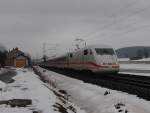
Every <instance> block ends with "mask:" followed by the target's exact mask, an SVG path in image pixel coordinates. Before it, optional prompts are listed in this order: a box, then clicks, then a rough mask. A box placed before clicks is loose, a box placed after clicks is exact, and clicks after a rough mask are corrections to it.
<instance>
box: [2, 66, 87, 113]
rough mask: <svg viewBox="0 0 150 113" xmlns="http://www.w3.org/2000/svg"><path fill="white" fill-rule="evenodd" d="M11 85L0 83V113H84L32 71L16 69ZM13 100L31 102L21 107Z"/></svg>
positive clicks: (65, 95)
mask: <svg viewBox="0 0 150 113" xmlns="http://www.w3.org/2000/svg"><path fill="white" fill-rule="evenodd" d="M16 71H17V73H18V74H17V75H16V76H15V77H13V79H14V80H15V81H14V82H13V83H11V84H5V83H3V82H1V81H0V89H1V90H0V113H85V112H84V111H83V110H80V108H79V107H77V106H76V105H74V104H73V103H72V102H70V101H69V99H68V98H67V97H68V96H67V94H66V93H65V94H64V91H62V90H61V91H60V90H59V89H57V88H56V87H55V88H54V87H50V86H49V84H47V83H43V82H42V81H41V80H40V79H39V77H38V76H37V75H35V74H34V73H33V71H32V70H27V69H17V70H16ZM14 99H27V100H30V101H32V102H31V103H29V105H26V106H21V104H20V103H19V104H17V102H16V103H14V101H12V100H14Z"/></svg>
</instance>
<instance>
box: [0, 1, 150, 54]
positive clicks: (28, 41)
mask: <svg viewBox="0 0 150 113" xmlns="http://www.w3.org/2000/svg"><path fill="white" fill-rule="evenodd" d="M149 12H150V1H149V0H0V43H1V44H3V45H5V46H6V47H7V48H8V49H9V48H13V47H16V46H17V47H19V48H20V49H21V50H23V51H25V52H28V53H30V54H32V55H34V56H38V57H40V56H41V55H42V44H43V43H44V42H46V43H47V45H46V48H54V45H55V44H57V48H56V49H57V52H58V53H59V52H64V51H69V48H71V46H72V45H73V43H74V40H75V39H76V38H82V39H84V40H85V41H86V42H87V44H88V45H91V44H108V45H111V46H113V47H114V48H120V47H125V46H134V45H140V46H141V45H144V46H149V44H150V13H149ZM53 52H54V51H53V50H49V51H47V54H49V53H53Z"/></svg>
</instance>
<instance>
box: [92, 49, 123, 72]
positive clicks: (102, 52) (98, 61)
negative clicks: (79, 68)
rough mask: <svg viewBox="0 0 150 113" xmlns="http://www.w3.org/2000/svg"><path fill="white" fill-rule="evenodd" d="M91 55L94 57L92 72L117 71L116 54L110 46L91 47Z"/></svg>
mask: <svg viewBox="0 0 150 113" xmlns="http://www.w3.org/2000/svg"><path fill="white" fill-rule="evenodd" d="M93 55H94V58H95V68H93V69H92V71H93V72H94V73H118V72H119V67H120V66H119V64H118V61H117V55H116V53H115V51H114V50H113V49H112V48H110V47H109V48H108V47H107V48H93Z"/></svg>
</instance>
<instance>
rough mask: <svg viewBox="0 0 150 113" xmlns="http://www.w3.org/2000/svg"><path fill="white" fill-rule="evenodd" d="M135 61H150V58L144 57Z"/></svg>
mask: <svg viewBox="0 0 150 113" xmlns="http://www.w3.org/2000/svg"><path fill="white" fill-rule="evenodd" d="M135 61H150V58H143V59H140V60H135Z"/></svg>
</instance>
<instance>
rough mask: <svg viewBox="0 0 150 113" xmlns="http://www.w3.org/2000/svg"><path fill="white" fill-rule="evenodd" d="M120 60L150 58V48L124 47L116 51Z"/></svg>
mask: <svg viewBox="0 0 150 113" xmlns="http://www.w3.org/2000/svg"><path fill="white" fill-rule="evenodd" d="M116 53H117V55H118V58H137V59H140V58H145V57H150V47H149V46H133V47H124V48H120V49H117V50H116Z"/></svg>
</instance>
